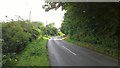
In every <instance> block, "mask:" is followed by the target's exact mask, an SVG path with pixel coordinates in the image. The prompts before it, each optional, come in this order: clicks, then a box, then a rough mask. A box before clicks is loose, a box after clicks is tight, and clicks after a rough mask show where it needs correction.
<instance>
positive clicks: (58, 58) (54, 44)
mask: <svg viewBox="0 0 120 68" xmlns="http://www.w3.org/2000/svg"><path fill="white" fill-rule="evenodd" d="M48 53H49V59H50V62H51V65H52V66H118V61H117V60H115V59H113V58H110V57H108V56H104V55H102V54H99V53H97V52H94V51H92V50H89V49H86V48H82V47H79V46H77V45H74V44H71V43H68V42H66V41H63V40H61V38H60V37H59V36H57V37H52V38H51V39H49V41H48Z"/></svg>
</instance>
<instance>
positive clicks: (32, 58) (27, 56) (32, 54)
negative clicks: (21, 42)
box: [16, 38, 49, 66]
mask: <svg viewBox="0 0 120 68" xmlns="http://www.w3.org/2000/svg"><path fill="white" fill-rule="evenodd" d="M46 44H47V39H40V38H39V39H37V40H35V41H33V42H31V43H30V44H28V45H27V47H26V48H25V50H24V51H22V52H21V54H20V55H18V56H17V58H18V62H17V64H16V66H49V61H48V56H47V49H46Z"/></svg>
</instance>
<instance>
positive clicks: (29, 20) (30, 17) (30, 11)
mask: <svg viewBox="0 0 120 68" xmlns="http://www.w3.org/2000/svg"><path fill="white" fill-rule="evenodd" d="M30 22H31V10H30V12H29V23H30Z"/></svg>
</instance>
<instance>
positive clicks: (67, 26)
mask: <svg viewBox="0 0 120 68" xmlns="http://www.w3.org/2000/svg"><path fill="white" fill-rule="evenodd" d="M59 7H62V9H63V10H66V13H65V14H64V21H63V23H62V27H61V28H60V29H61V31H62V32H63V33H65V34H66V35H70V38H71V39H73V40H76V41H80V42H87V43H91V44H99V45H101V46H100V47H103V48H106V49H107V50H109V51H111V50H114V49H116V50H117V49H118V31H119V29H118V28H119V25H120V23H119V3H117V2H112V3H107V2H104V3H94V2H93V3H79V2H77V3H73V2H70V3H69V2H50V3H49V2H48V3H46V4H45V6H44V8H45V10H46V11H49V10H51V9H57V8H59ZM94 47H97V46H96V45H95V46H94ZM104 52H106V51H104ZM109 54H111V53H109Z"/></svg>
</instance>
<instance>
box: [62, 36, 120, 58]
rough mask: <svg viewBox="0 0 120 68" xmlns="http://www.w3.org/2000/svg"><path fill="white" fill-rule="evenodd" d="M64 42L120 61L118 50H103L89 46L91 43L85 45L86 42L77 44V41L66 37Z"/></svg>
mask: <svg viewBox="0 0 120 68" xmlns="http://www.w3.org/2000/svg"><path fill="white" fill-rule="evenodd" d="M64 40H66V41H68V42H71V43H73V44H76V45H78V46H80V47H84V48H88V49H91V50H93V51H96V52H99V53H101V54H104V55H107V56H110V57H112V58H114V59H117V60H120V57H118V55H119V54H118V53H119V52H118V49H110V48H105V47H103V46H102V45H97V44H91V43H87V42H79V41H75V40H72V39H70V38H69V37H66V38H65V39H64Z"/></svg>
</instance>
